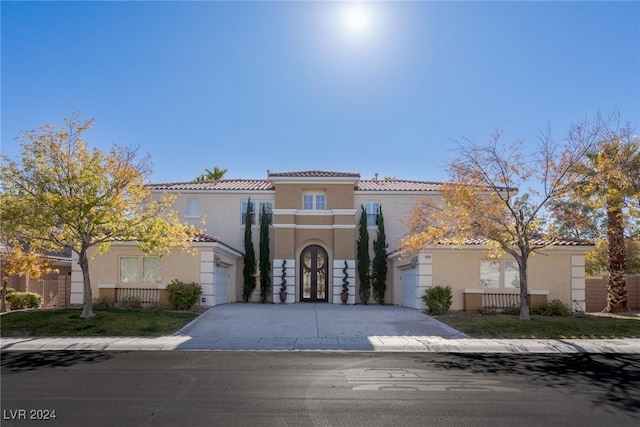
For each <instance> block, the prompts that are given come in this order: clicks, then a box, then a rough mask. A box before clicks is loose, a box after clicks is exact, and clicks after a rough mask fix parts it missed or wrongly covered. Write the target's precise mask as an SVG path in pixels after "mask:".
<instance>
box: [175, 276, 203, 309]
mask: <svg viewBox="0 0 640 427" xmlns="http://www.w3.org/2000/svg"><path fill="white" fill-rule="evenodd" d="M200 295H202V287H201V286H200V285H199V284H198V283H193V282H192V283H183V282H181V281H179V280H178V279H173V280H172V281H171V283H169V284H168V285H167V296H168V298H169V303H170V304H171V307H172V308H173V309H174V310H190V309H191V308H192V307H193V306H194V305H195V304H196V303H197V302H198V297H199V296H200Z"/></svg>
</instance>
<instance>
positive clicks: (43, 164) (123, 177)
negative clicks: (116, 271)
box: [0, 114, 195, 318]
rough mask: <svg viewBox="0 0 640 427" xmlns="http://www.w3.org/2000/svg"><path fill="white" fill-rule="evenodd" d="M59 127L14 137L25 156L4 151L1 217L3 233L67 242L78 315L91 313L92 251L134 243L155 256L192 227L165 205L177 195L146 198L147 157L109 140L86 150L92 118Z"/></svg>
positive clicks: (40, 243) (40, 242)
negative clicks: (75, 269) (75, 271)
mask: <svg viewBox="0 0 640 427" xmlns="http://www.w3.org/2000/svg"><path fill="white" fill-rule="evenodd" d="M65 123H66V126H64V127H62V128H60V129H56V128H55V127H54V126H52V125H45V126H41V127H40V128H38V130H36V131H28V132H23V133H22V135H21V136H20V137H19V138H18V141H19V142H20V145H21V147H22V156H21V158H20V159H18V160H14V159H10V158H8V157H5V156H3V157H2V165H1V166H0V172H1V175H2V189H1V190H0V216H1V217H2V228H3V234H4V235H7V236H9V239H10V240H11V241H16V242H24V243H26V244H27V245H28V246H29V247H30V248H32V249H33V250H34V251H36V252H39V253H45V252H48V251H56V250H59V249H60V248H62V247H69V248H71V250H72V251H73V252H75V254H76V255H77V256H78V264H79V265H80V268H81V270H82V276H83V290H84V298H83V310H82V314H81V317H83V318H87V317H91V316H93V308H92V293H91V280H90V275H89V251H90V250H91V249H92V248H95V249H96V250H97V251H98V252H99V253H104V252H106V251H107V250H108V249H109V246H110V244H111V243H112V242H114V241H132V242H135V243H136V245H137V246H138V247H139V248H140V249H142V250H143V251H144V252H145V253H150V252H154V253H157V254H158V255H162V254H164V253H167V252H169V250H170V249H171V248H172V247H175V246H182V247H183V248H187V247H188V245H189V239H188V238H187V237H188V235H189V234H195V230H194V229H193V228H192V227H188V226H186V225H184V224H181V223H180V222H179V216H178V213H177V212H175V211H171V210H170V206H171V205H172V203H173V200H174V198H171V197H168V196H163V197H158V198H156V197H151V189H150V187H149V186H147V185H146V184H145V178H146V177H147V176H148V175H149V174H150V172H151V170H150V162H149V159H148V157H145V158H143V159H141V160H138V159H136V150H134V149H131V148H125V147H119V146H115V145H114V146H113V147H112V148H111V150H110V151H109V152H107V153H105V152H103V151H100V150H98V149H95V148H94V149H93V150H91V149H89V144H88V143H87V142H86V141H85V140H84V139H83V134H84V133H85V132H86V131H88V130H89V129H91V127H92V125H93V121H92V120H87V121H81V120H80V116H79V115H78V114H76V115H74V116H72V117H71V118H70V119H66V120H65Z"/></svg>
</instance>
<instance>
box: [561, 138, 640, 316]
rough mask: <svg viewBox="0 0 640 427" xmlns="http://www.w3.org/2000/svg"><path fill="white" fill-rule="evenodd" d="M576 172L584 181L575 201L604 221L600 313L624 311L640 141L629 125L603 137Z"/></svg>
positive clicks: (638, 205)
mask: <svg viewBox="0 0 640 427" xmlns="http://www.w3.org/2000/svg"><path fill="white" fill-rule="evenodd" d="M574 173H577V174H578V175H580V176H581V177H582V181H581V183H580V185H579V186H577V188H576V191H575V192H574V193H573V194H572V196H573V199H574V200H578V201H579V202H580V204H579V205H578V206H586V207H587V209H590V210H592V211H595V212H602V216H603V217H604V233H602V235H603V244H602V245H600V246H602V247H605V248H606V270H607V271H608V272H609V280H608V284H607V301H606V307H605V308H604V310H603V311H605V312H612V313H615V312H621V311H628V304H627V302H628V294H627V289H626V280H625V273H626V271H627V270H628V269H629V267H630V266H631V265H633V262H631V263H629V264H631V265H627V261H628V260H627V258H628V254H627V248H630V249H631V250H633V249H634V248H635V245H634V243H633V242H625V236H627V237H629V234H633V233H637V231H638V221H639V220H640V138H638V136H637V135H634V134H633V131H632V130H631V129H630V128H629V127H628V126H626V127H624V128H622V129H617V130H614V131H609V132H607V133H606V134H605V135H603V138H602V139H600V140H599V141H598V144H597V145H596V146H595V147H594V149H593V150H590V151H589V152H588V153H587V154H586V156H585V159H584V162H582V163H581V164H579V165H577V167H576V168H574ZM568 206H570V205H568ZM574 216H575V215H574ZM632 253H633V252H632Z"/></svg>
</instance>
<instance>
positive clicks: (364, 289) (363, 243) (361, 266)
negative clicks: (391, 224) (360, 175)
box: [357, 205, 371, 304]
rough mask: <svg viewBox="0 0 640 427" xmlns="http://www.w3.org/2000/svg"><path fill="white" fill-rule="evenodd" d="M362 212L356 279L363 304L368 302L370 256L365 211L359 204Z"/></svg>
mask: <svg viewBox="0 0 640 427" xmlns="http://www.w3.org/2000/svg"><path fill="white" fill-rule="evenodd" d="M361 208H362V213H361V214H360V224H359V226H358V232H359V234H360V237H359V238H358V242H357V250H358V279H359V280H360V301H362V303H363V304H367V303H368V302H369V296H370V295H371V277H370V275H369V269H370V264H371V261H370V258H369V231H368V230H367V212H366V211H365V209H364V205H363V206H361Z"/></svg>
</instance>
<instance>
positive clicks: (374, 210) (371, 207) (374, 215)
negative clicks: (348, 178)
mask: <svg viewBox="0 0 640 427" xmlns="http://www.w3.org/2000/svg"><path fill="white" fill-rule="evenodd" d="M364 210H365V212H366V213H367V227H375V226H376V225H378V213H379V212H380V202H378V201H374V200H372V201H368V202H364Z"/></svg>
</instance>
